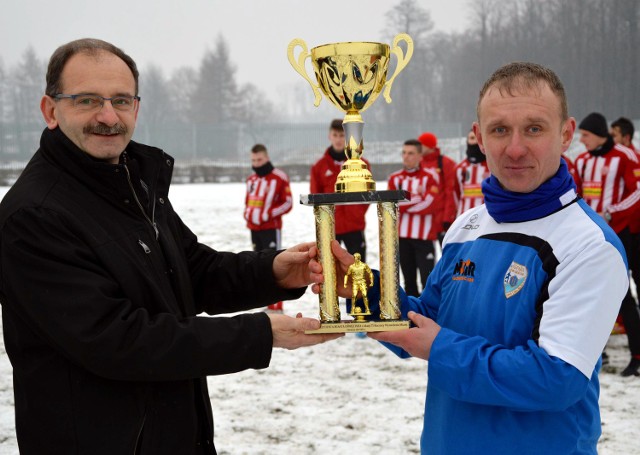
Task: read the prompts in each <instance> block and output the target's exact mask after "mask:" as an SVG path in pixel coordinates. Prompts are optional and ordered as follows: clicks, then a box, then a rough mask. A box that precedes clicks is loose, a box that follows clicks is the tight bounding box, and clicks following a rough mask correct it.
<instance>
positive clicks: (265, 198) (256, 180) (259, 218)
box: [244, 144, 293, 311]
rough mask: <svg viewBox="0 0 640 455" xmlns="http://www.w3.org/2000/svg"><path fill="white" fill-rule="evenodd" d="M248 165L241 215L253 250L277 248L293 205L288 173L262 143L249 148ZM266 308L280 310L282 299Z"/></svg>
mask: <svg viewBox="0 0 640 455" xmlns="http://www.w3.org/2000/svg"><path fill="white" fill-rule="evenodd" d="M251 168H252V169H253V174H251V175H250V176H249V177H248V178H247V194H246V196H245V209H244V219H245V220H246V221H247V227H248V228H249V229H250V230H251V243H252V244H253V250H254V251H260V250H278V249H280V230H281V229H282V215H284V214H285V213H288V212H290V211H291V208H292V207H293V200H292V198H291V188H290V186H289V177H287V174H285V173H284V172H283V171H281V170H280V169H276V168H274V167H273V164H271V161H269V153H268V152H267V148H266V147H265V146H264V145H262V144H256V145H254V146H253V148H252V149H251ZM268 308H269V309H270V310H276V311H281V310H282V302H278V303H274V304H273V305H269V307H268Z"/></svg>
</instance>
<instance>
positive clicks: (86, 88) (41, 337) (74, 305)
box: [0, 39, 335, 455]
mask: <svg viewBox="0 0 640 455" xmlns="http://www.w3.org/2000/svg"><path fill="white" fill-rule="evenodd" d="M45 93H46V94H45V96H44V97H43V98H42V102H41V106H40V107H41V110H42V113H43V116H44V119H45V121H46V123H47V129H45V130H44V132H43V134H42V139H41V143H40V148H39V150H38V151H37V152H36V153H35V155H34V156H33V158H32V159H31V161H30V163H29V164H28V166H27V168H26V169H25V170H24V172H23V173H22V175H21V177H20V178H19V179H18V181H17V182H16V184H15V185H14V186H13V188H12V189H11V190H10V191H9V192H8V193H7V195H6V197H5V198H4V199H3V201H2V203H1V204H0V302H1V303H2V310H3V312H2V316H3V329H4V337H5V347H6V350H7V353H8V355H9V359H10V360H11V363H12V366H13V373H14V393H15V412H16V432H17V438H18V444H19V447H20V453H21V454H23V455H25V454H26V455H30V454H37V455H42V454H61V453H64V454H72V453H73V454H92V455H96V454H109V455H113V454H125V453H126V454H129V453H130V454H153V455H158V454H171V455H175V454H214V453H215V448H214V446H213V418H212V412H211V404H210V400H209V394H208V391H207V384H206V376H207V375H216V374H226V373H234V372H237V371H241V370H245V369H247V368H266V367H267V366H268V365H269V361H270V358H271V351H272V348H273V347H283V348H287V349H295V348H297V347H300V346H308V345H313V344H316V343H320V342H323V341H326V340H328V339H331V338H335V336H334V335H304V330H306V329H313V328H317V327H318V326H319V322H318V321H316V320H314V319H309V318H301V317H298V318H292V317H289V316H285V315H274V314H269V315H267V314H265V313H252V314H243V315H239V316H235V317H231V318H210V317H198V316H197V315H198V314H200V313H202V312H206V313H208V314H220V313H228V312H238V311H241V310H246V309H250V308H258V307H263V306H265V305H268V304H270V303H273V302H277V301H279V300H288V299H295V298H298V297H300V296H301V295H302V294H303V292H304V290H305V288H306V286H307V285H308V284H311V283H316V282H321V281H322V274H321V270H322V268H321V267H320V265H319V264H318V263H317V261H316V260H315V256H316V254H317V250H316V247H315V246H314V244H313V243H306V244H301V245H298V246H296V247H293V248H290V249H288V250H286V251H284V252H280V253H277V252H245V253H239V254H234V253H225V252H218V251H215V250H213V249H211V248H209V247H207V246H205V245H203V244H201V243H199V242H198V241H197V238H196V236H195V235H194V234H193V233H192V232H191V231H190V230H189V229H188V228H187V227H186V226H185V225H184V224H183V223H182V221H181V220H180V218H179V217H178V215H177V214H176V213H175V212H174V211H173V208H172V206H171V204H170V202H169V199H168V192H169V183H170V180H171V172H172V169H173V159H172V158H171V157H170V156H169V155H166V154H165V153H164V152H163V151H162V150H159V149H156V148H153V147H149V146H146V145H142V144H138V143H135V142H134V141H131V136H132V135H133V130H134V128H135V123H136V118H137V114H138V107H139V104H140V98H139V97H138V71H137V69H136V65H135V63H134V62H133V60H132V59H131V58H130V57H129V56H128V55H126V54H125V53H124V52H122V51H121V50H120V49H118V48H116V47H115V46H113V45H111V44H109V43H106V42H104V41H100V40H93V39H83V40H78V41H73V42H71V43H68V44H66V45H63V46H61V47H60V48H58V49H57V50H56V51H55V52H54V54H53V55H52V57H51V60H50V62H49V67H48V71H47V88H46V92H45Z"/></svg>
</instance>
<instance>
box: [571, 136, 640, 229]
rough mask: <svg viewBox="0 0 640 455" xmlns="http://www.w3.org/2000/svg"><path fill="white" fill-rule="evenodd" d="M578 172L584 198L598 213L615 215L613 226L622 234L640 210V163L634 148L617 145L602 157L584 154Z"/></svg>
mask: <svg viewBox="0 0 640 455" xmlns="http://www.w3.org/2000/svg"><path fill="white" fill-rule="evenodd" d="M575 165H576V171H577V173H578V175H579V177H580V180H581V181H582V191H581V192H582V197H583V198H584V200H585V201H586V202H587V203H588V204H589V205H590V206H591V208H592V209H593V210H595V211H596V212H598V213H601V214H602V213H604V212H608V213H609V214H610V215H611V220H610V221H609V225H610V226H611V227H612V229H613V230H614V231H615V232H616V233H619V232H621V231H622V230H623V229H624V228H626V227H630V226H631V224H632V223H633V221H634V219H635V218H637V217H638V215H639V211H640V189H639V188H638V182H639V180H640V163H639V160H638V155H636V154H635V153H634V152H633V150H631V149H629V148H627V147H625V146H623V145H620V144H616V145H615V146H614V147H613V148H612V149H611V150H609V151H608V152H607V153H605V154H604V155H602V156H595V155H592V154H591V153H589V152H584V153H582V154H580V155H579V156H578V157H577V158H576V160H575Z"/></svg>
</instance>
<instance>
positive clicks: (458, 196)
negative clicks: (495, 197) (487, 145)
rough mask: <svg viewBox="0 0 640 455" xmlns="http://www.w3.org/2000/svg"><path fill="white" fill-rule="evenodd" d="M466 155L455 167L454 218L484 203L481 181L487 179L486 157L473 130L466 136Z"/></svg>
mask: <svg viewBox="0 0 640 455" xmlns="http://www.w3.org/2000/svg"><path fill="white" fill-rule="evenodd" d="M466 155H467V157H466V158H465V159H464V160H462V161H461V162H460V163H458V164H457V165H456V167H455V176H456V181H455V186H454V188H453V190H454V191H453V196H454V201H455V203H456V207H457V212H456V216H460V215H461V214H462V213H463V212H466V211H467V210H469V209H472V208H474V207H477V206H479V205H480V204H483V203H484V196H483V195H482V181H483V180H484V179H486V178H487V177H489V168H488V167H487V157H486V156H485V155H484V153H482V150H480V146H479V145H478V139H477V138H476V134H475V133H474V132H473V130H471V131H469V134H467V150H466Z"/></svg>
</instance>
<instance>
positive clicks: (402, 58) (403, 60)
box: [382, 33, 413, 103]
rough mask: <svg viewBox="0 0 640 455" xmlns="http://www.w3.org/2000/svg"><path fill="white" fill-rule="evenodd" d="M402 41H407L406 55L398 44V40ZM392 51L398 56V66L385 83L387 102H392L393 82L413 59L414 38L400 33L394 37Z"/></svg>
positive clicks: (384, 93)
mask: <svg viewBox="0 0 640 455" xmlns="http://www.w3.org/2000/svg"><path fill="white" fill-rule="evenodd" d="M400 41H404V42H405V43H407V54H406V55H403V53H402V48H401V47H400V46H398V42H400ZM391 52H393V53H394V54H395V55H396V57H397V58H398V65H397V66H396V71H395V72H394V73H393V76H391V79H389V80H388V81H387V83H386V84H384V92H383V93H382V94H383V96H384V99H385V101H386V102H387V103H390V102H391V95H390V93H391V84H393V81H394V79H395V78H396V76H397V75H398V74H400V71H402V70H403V69H404V67H405V66H407V63H409V60H411V56H412V55H413V40H412V39H411V37H410V36H409V35H407V34H406V33H400V34H399V35H397V36H396V37H395V38H394V39H393V49H391Z"/></svg>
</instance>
